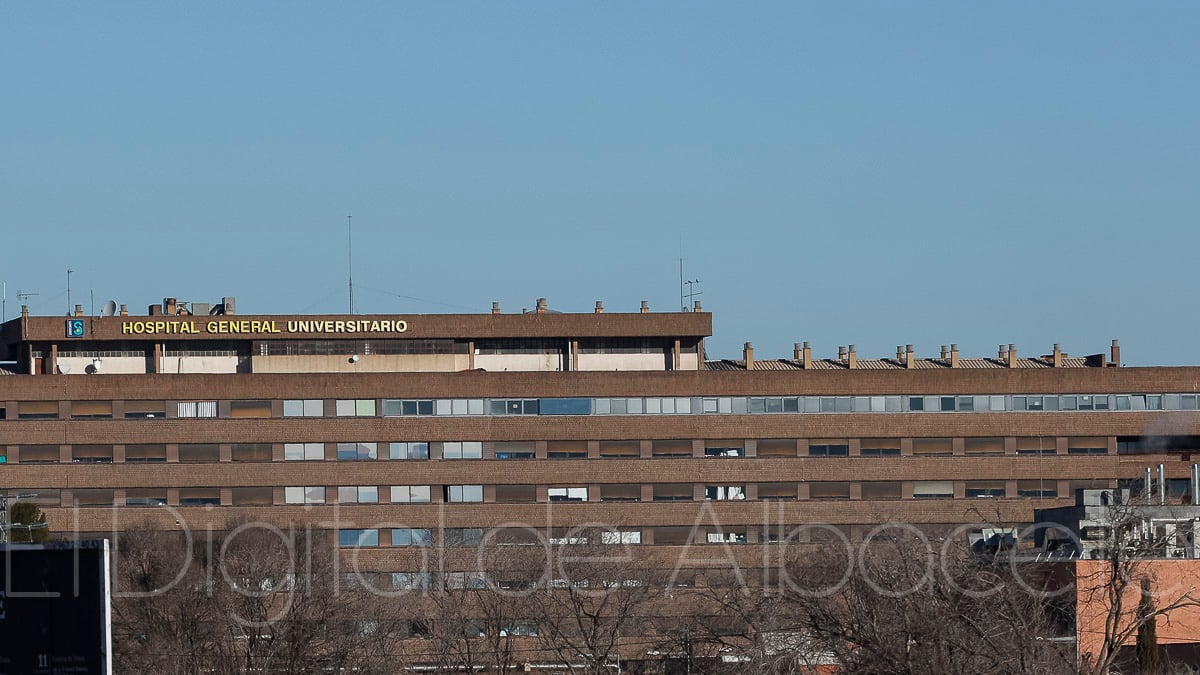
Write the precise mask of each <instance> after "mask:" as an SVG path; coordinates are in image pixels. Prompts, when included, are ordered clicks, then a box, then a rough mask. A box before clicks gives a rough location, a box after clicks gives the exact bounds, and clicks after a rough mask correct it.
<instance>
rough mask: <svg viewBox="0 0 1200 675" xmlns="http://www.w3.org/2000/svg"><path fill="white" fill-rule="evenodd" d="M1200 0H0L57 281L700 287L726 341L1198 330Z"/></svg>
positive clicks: (723, 346)
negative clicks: (349, 270) (350, 264)
mask: <svg viewBox="0 0 1200 675" xmlns="http://www.w3.org/2000/svg"><path fill="white" fill-rule="evenodd" d="M1198 29H1200V4H1196V3H1172V2H1157V3H1144V4H1136V5H1133V4H1128V3H1104V2H1100V3H1086V4H1085V3H1036V4H1035V3H994V2H978V3H967V2H954V3H922V2H903V3H883V2H879V3H842V2H836V3H834V2H830V3H824V4H809V3H796V2H782V3H772V2H756V3H749V4H733V3H727V2H688V3H683V2H677V3H667V2H645V3H642V2H637V3H634V2H545V3H534V2H521V3H501V2H486V3H484V2H478V3H456V2H436V3H434V2H430V3H421V4H414V3H398V2H396V3H392V2H389V3H366V2H362V3H331V2H330V3H311V2H309V3H261V2H260V3H232V2H226V3H192V4H189V5H183V4H178V3H115V2H114V3H17V2H8V3H2V4H0V235H2V236H0V280H2V281H4V282H7V287H8V316H9V317H10V318H11V317H12V316H13V315H14V314H15V313H16V311H17V309H16V308H17V305H18V302H17V301H16V298H15V295H16V292H17V290H24V291H33V292H37V293H39V295H37V296H34V297H32V298H30V304H31V305H32V309H33V311H34V312H36V313H43V314H55V313H62V312H65V311H66V308H67V303H66V288H65V287H66V273H65V271H66V269H68V268H71V269H74V270H76V272H75V273H74V275H73V276H72V286H73V296H74V299H75V301H76V302H78V301H83V302H84V303H85V308H87V305H88V303H89V293H90V292H94V294H95V298H96V305H97V306H99V305H100V304H101V303H102V301H103V300H106V299H109V298H115V299H117V300H118V301H119V302H125V303H128V304H129V305H130V307H131V308H132V309H137V310H140V311H144V310H145V306H146V305H147V304H149V303H150V302H152V301H154V300H161V298H162V297H163V296H176V297H179V298H181V299H188V300H198V301H215V300H217V299H219V298H220V297H221V296H223V295H236V296H237V297H238V299H239V311H240V312H241V313H298V312H312V313H324V312H340V311H345V309H346V305H347V300H346V220H345V216H346V215H347V214H349V213H352V214H353V215H354V279H355V288H356V294H355V295H356V305H357V308H358V310H359V311H360V312H363V313H367V312H378V313H397V314H410V313H436V312H446V311H487V310H488V309H489V308H490V306H491V302H492V301H493V300H495V301H499V302H500V303H501V306H502V308H503V309H504V310H505V311H520V309H521V308H522V307H532V306H533V304H534V301H535V299H536V298H538V297H542V296H545V297H547V298H549V302H550V306H551V307H552V308H555V309H560V310H564V311H590V310H591V308H592V306H593V303H594V301H595V300H604V301H605V306H606V307H607V308H608V310H609V311H636V309H637V307H638V305H639V302H640V301H641V300H648V301H649V302H650V305H651V308H652V309H654V310H676V309H678V307H679V269H678V264H679V263H678V258H679V257H680V254H681V251H682V255H683V257H684V258H685V259H686V275H687V277H688V278H689V279H699V280H700V281H701V282H702V283H701V284H700V289H701V290H703V295H701V296H700V299H701V300H702V302H703V304H704V308H705V309H706V310H711V311H713V312H714V332H715V334H716V336H715V337H714V338H713V339H712V340H710V341H709V344H708V350H709V354H710V356H713V357H736V356H738V355H739V354H740V351H741V344H742V342H745V341H747V340H750V341H753V342H754V344H755V347H756V353H757V356H758V357H759V358H768V357H786V356H789V355H790V354H791V345H792V343H793V342H797V341H802V340H809V341H811V342H812V343H813V346H814V348H815V349H816V352H817V354H818V355H820V356H832V355H833V354H834V353H836V349H837V345H839V344H847V343H854V344H856V345H857V347H858V351H859V353H860V354H861V355H862V356H864V357H866V356H886V355H890V354H894V352H895V345H897V344H907V343H912V344H914V345H916V348H917V351H918V353H920V354H922V355H926V356H929V355H935V354H936V352H937V350H938V346H939V345H941V344H943V343H949V342H957V343H959V345H960V347H961V349H962V350H963V353H964V354H978V355H989V354H992V353H994V352H995V349H996V345H997V344H999V343H1009V342H1013V343H1016V344H1017V345H1018V348H1019V349H1020V351H1021V353H1022V354H1042V353H1048V352H1049V350H1050V347H1051V344H1052V343H1054V342H1059V343H1062V345H1063V348H1064V349H1065V350H1067V351H1068V352H1070V353H1072V354H1084V353H1095V352H1099V351H1103V350H1105V349H1106V348H1107V346H1108V344H1109V340H1110V339H1111V338H1114V337H1117V338H1120V339H1121V341H1122V346H1123V347H1124V349H1123V352H1124V356H1125V361H1126V362H1127V363H1129V364H1139V365H1141V364H1163V363H1167V364H1176V363H1197V362H1200V354H1197V349H1196V347H1195V346H1194V340H1193V339H1192V333H1193V332H1195V331H1197V329H1198V328H1200V325H1198V324H1200V320H1198V319H1197V318H1196V313H1195V311H1194V300H1193V298H1195V297H1196V292H1197V290H1198V287H1200V270H1198V269H1197V267H1196V265H1195V264H1194V262H1193V261H1194V258H1195V251H1196V248H1197V239H1198V235H1197V233H1196V232H1197V225H1198V224H1200V222H1198V221H1200V217H1198V215H1197V214H1198V213H1200V208H1198V207H1200V191H1198V189H1197V188H1198V186H1200V181H1198V180H1197V179H1198V178H1200V176H1198V173H1200V167H1198V162H1200V133H1198V132H1200V87H1198V86H1197V85H1196V80H1197V73H1200V40H1197V39H1196V35H1197V34H1198Z"/></svg>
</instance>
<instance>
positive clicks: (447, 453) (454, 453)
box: [442, 441, 483, 459]
mask: <svg viewBox="0 0 1200 675" xmlns="http://www.w3.org/2000/svg"><path fill="white" fill-rule="evenodd" d="M482 457H483V443H481V442H479V441H453V442H449V443H443V444H442V458H443V459H480V458H482Z"/></svg>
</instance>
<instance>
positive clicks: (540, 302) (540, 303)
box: [537, 298, 546, 314]
mask: <svg viewBox="0 0 1200 675" xmlns="http://www.w3.org/2000/svg"><path fill="white" fill-rule="evenodd" d="M537 313H538V314H545V313H546V299H545V298H538V299H537Z"/></svg>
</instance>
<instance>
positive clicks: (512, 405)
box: [488, 398, 538, 415]
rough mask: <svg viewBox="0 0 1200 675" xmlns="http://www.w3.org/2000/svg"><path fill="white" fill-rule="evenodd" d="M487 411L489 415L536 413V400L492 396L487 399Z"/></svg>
mask: <svg viewBox="0 0 1200 675" xmlns="http://www.w3.org/2000/svg"><path fill="white" fill-rule="evenodd" d="M488 413H489V414H491V415H537V414H538V400H537V399H527V398H513V399H500V398H493V399H491V400H490V401H488Z"/></svg>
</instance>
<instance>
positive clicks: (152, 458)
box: [21, 445, 167, 464]
mask: <svg viewBox="0 0 1200 675" xmlns="http://www.w3.org/2000/svg"><path fill="white" fill-rule="evenodd" d="M21 459H22V460H23V459H24V457H22V458H21ZM165 461H167V446H165V445H127V446H125V462H126V463H127V464H133V463H148V462H165Z"/></svg>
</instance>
